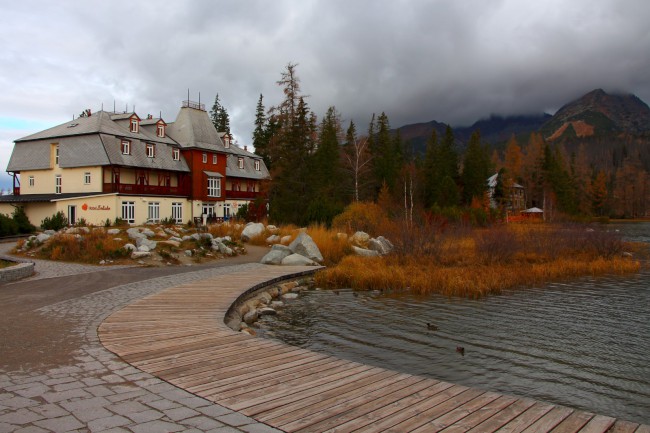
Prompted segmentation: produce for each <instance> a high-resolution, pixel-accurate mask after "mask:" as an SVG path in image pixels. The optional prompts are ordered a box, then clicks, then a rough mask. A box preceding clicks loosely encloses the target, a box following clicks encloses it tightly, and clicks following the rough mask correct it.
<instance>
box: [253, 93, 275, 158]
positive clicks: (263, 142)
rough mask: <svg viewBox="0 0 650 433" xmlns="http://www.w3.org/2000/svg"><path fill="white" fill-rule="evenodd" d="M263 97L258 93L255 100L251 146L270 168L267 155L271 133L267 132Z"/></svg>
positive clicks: (267, 126) (267, 125)
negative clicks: (257, 97) (257, 98)
mask: <svg viewBox="0 0 650 433" xmlns="http://www.w3.org/2000/svg"><path fill="white" fill-rule="evenodd" d="M263 100H264V97H263V96H262V94H261V93H260V99H259V100H258V101H257V107H256V109H255V130H254V131H253V147H254V148H255V153H256V154H258V155H259V156H261V157H262V159H263V160H264V164H266V166H267V167H268V168H269V169H270V168H271V158H270V157H269V140H270V138H271V135H272V134H269V132H268V130H269V124H268V123H267V119H266V112H265V109H264V102H263Z"/></svg>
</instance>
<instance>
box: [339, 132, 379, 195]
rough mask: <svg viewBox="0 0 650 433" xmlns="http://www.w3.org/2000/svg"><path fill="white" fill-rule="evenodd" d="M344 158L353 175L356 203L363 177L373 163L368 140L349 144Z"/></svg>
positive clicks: (364, 138) (355, 140)
mask: <svg viewBox="0 0 650 433" xmlns="http://www.w3.org/2000/svg"><path fill="white" fill-rule="evenodd" d="M343 158H344V161H345V166H346V169H348V170H349V171H350V172H351V173H352V181H353V187H352V188H353V190H352V191H353V197H354V201H359V189H360V188H361V185H362V183H363V179H362V177H363V176H364V175H365V173H366V172H367V171H368V170H369V169H370V162H371V161H372V155H371V154H370V149H369V146H368V138H367V137H361V138H359V139H356V138H355V139H354V140H352V141H351V142H350V143H348V144H347V146H346V149H345V152H344V153H343Z"/></svg>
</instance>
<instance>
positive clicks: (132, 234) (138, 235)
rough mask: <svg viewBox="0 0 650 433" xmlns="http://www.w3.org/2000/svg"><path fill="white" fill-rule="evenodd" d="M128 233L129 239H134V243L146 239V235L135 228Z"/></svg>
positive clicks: (127, 231) (128, 230)
mask: <svg viewBox="0 0 650 433" xmlns="http://www.w3.org/2000/svg"><path fill="white" fill-rule="evenodd" d="M126 233H127V234H128V235H129V239H133V240H134V241H137V240H138V239H142V238H144V237H145V235H143V234H142V233H140V230H138V229H137V228H135V227H131V228H129V229H127V230H126Z"/></svg>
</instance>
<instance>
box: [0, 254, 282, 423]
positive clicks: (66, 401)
mask: <svg viewBox="0 0 650 433" xmlns="http://www.w3.org/2000/svg"><path fill="white" fill-rule="evenodd" d="M261 266H262V265H258V264H255V263H251V264H241V265H233V266H226V267H219V268H208V269H204V270H200V271H194V272H186V273H182V274H175V275H169V276H165V277H158V278H153V279H149V280H145V281H140V282H136V283H129V284H124V285H121V286H118V287H113V288H110V289H106V290H102V291H99V292H95V293H91V294H88V295H85V296H81V297H78V298H73V299H69V300H65V301H62V302H58V303H55V304H52V305H47V306H44V307H42V308H40V309H39V310H38V313H39V314H41V315H42V316H43V317H44V318H46V317H57V318H64V319H65V320H68V321H71V322H72V323H73V324H74V325H73V329H74V332H76V333H78V335H79V336H80V337H81V338H82V341H83V344H82V347H80V348H79V349H78V350H77V351H76V352H75V353H74V362H72V363H70V364H69V365H61V366H58V367H56V368H49V369H39V368H33V369H30V370H20V371H6V370H2V369H0V433H4V432H19V433H37V432H49V431H52V432H134V433H145V432H215V433H216V432H224V433H225V432H250V433H256V432H260V433H266V432H278V430H276V429H274V428H271V427H269V426H267V425H265V424H262V423H258V422H257V421H255V420H254V419H252V418H249V417H246V416H244V415H242V414H239V413H237V412H233V411H231V410H229V409H226V408H225V407H222V406H219V405H216V404H214V403H211V402H210V401H207V400H204V399H202V398H199V397H196V396H194V395H192V394H190V393H188V392H186V391H184V390H182V389H180V388H177V387H175V386H173V385H171V384H168V383H166V382H164V381H162V380H160V379H158V378H156V377H154V376H152V375H150V374H148V373H144V372H142V371H140V370H138V369H136V368H134V367H132V366H130V365H129V364H127V363H125V362H123V361H122V360H121V359H119V358H118V357H117V356H115V355H114V354H112V353H111V352H109V351H107V350H106V349H104V347H103V346H102V345H101V343H100V342H99V339H98V337H97V327H98V326H99V324H100V323H101V322H102V321H103V320H104V319H105V318H106V317H107V316H108V315H110V314H111V313H112V312H113V311H115V310H116V309H118V308H120V307H122V306H124V305H127V304H128V303H130V302H132V301H133V300H135V299H138V298H141V297H143V296H147V295H149V294H152V293H156V292H158V291H160V290H163V289H165V288H167V287H172V286H175V285H179V284H184V283H188V282H190V281H195V280H199V279H204V278H209V277H213V276H218V275H226V274H228V273H230V272H233V271H239V270H249V271H251V272H255V271H256V270H258V269H260V267H261ZM54 281H56V280H53V282H54Z"/></svg>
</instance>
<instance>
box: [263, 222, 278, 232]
mask: <svg viewBox="0 0 650 433" xmlns="http://www.w3.org/2000/svg"><path fill="white" fill-rule="evenodd" d="M266 230H267V231H268V232H269V233H273V234H275V233H277V232H278V228H277V227H276V226H274V225H273V224H269V225H268V226H266Z"/></svg>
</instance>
